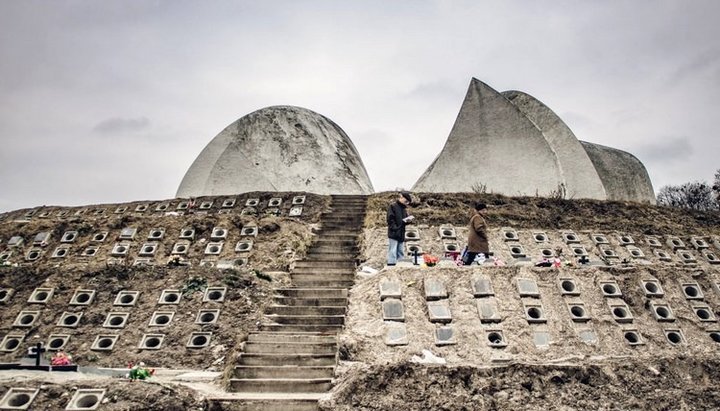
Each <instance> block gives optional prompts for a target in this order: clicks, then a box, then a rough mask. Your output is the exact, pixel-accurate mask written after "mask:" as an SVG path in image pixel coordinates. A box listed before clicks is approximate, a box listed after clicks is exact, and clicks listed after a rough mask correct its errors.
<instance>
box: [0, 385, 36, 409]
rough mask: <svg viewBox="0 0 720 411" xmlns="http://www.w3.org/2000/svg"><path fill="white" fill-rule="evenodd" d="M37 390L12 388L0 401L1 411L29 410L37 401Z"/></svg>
mask: <svg viewBox="0 0 720 411" xmlns="http://www.w3.org/2000/svg"><path fill="white" fill-rule="evenodd" d="M38 392H40V390H39V389H37V388H15V387H13V388H10V389H9V390H8V391H7V393H6V394H5V395H4V396H3V397H2V400H0V409H3V410H27V409H30V405H31V404H32V402H33V401H34V400H35V397H36V396H37V394H38Z"/></svg>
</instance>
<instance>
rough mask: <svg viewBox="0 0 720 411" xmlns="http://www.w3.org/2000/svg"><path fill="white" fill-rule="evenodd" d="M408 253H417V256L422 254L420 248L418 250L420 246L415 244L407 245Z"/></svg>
mask: <svg viewBox="0 0 720 411" xmlns="http://www.w3.org/2000/svg"><path fill="white" fill-rule="evenodd" d="M408 251H410V253H411V254H413V253H415V252H416V251H417V253H418V254H419V253H422V248H420V246H419V245H417V244H408Z"/></svg>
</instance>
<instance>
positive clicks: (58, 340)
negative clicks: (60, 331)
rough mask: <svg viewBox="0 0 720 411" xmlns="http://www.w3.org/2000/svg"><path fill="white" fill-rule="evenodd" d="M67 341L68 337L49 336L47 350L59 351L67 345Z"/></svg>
mask: <svg viewBox="0 0 720 411" xmlns="http://www.w3.org/2000/svg"><path fill="white" fill-rule="evenodd" d="M69 339H70V336H69V335H51V336H50V337H49V338H48V343H47V349H48V350H49V351H57V350H60V349H62V348H63V347H65V344H67V342H68V340H69Z"/></svg>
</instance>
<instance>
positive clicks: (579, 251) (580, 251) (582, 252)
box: [573, 247, 587, 256]
mask: <svg viewBox="0 0 720 411" xmlns="http://www.w3.org/2000/svg"><path fill="white" fill-rule="evenodd" d="M573 253H575V255H577V256H582V255H586V254H587V252H586V251H585V248H583V247H573Z"/></svg>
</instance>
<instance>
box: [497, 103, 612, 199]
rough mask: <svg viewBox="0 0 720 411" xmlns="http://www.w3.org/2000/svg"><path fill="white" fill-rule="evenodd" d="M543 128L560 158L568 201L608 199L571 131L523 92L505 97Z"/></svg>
mask: <svg viewBox="0 0 720 411" xmlns="http://www.w3.org/2000/svg"><path fill="white" fill-rule="evenodd" d="M502 95H503V96H505V97H506V98H507V99H508V100H510V101H511V102H512V103H513V104H515V106H516V107H517V108H519V109H520V111H522V112H523V113H525V116H527V118H529V119H530V121H532V122H533V123H535V125H536V126H537V127H538V128H540V130H541V131H542V133H543V135H544V136H545V140H546V141H547V142H548V144H550V147H551V148H552V150H553V151H554V152H555V155H556V156H557V160H558V163H559V164H560V172H561V178H562V181H563V182H564V184H565V190H566V193H567V197H568V198H594V199H599V200H603V199H605V198H607V195H606V194H605V187H604V186H603V182H602V181H601V180H600V176H599V175H598V172H597V171H596V170H595V166H594V165H593V163H592V161H590V157H588V154H587V153H586V152H585V149H584V148H583V146H582V144H580V141H578V139H577V138H576V137H575V135H574V134H573V132H572V130H570V128H569V127H568V126H567V125H566V124H565V122H563V121H562V120H561V119H560V117H558V116H557V114H555V112H553V111H552V110H550V108H549V107H548V106H546V105H545V104H543V103H542V102H541V101H540V100H538V99H536V98H535V97H533V96H531V95H529V94H526V93H523V92H521V91H516V90H512V91H504V92H503V93H502Z"/></svg>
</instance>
